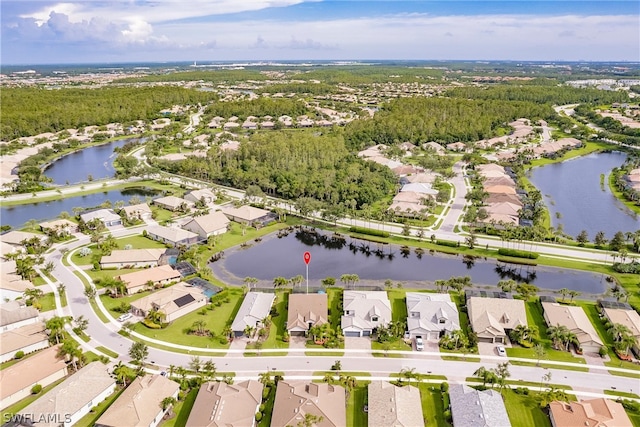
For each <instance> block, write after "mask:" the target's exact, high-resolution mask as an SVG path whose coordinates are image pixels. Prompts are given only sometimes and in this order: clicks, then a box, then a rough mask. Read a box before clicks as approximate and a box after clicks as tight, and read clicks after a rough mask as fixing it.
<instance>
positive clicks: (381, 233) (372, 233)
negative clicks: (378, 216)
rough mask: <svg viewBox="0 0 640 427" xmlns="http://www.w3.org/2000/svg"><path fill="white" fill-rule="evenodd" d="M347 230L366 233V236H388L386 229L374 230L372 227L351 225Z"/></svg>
mask: <svg viewBox="0 0 640 427" xmlns="http://www.w3.org/2000/svg"><path fill="white" fill-rule="evenodd" d="M349 231H351V232H352V233H358V234H366V235H368V236H377V237H389V232H388V231H383V230H374V229H372V228H365V227H351V228H350V229H349Z"/></svg>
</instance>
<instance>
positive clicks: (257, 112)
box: [206, 98, 309, 120]
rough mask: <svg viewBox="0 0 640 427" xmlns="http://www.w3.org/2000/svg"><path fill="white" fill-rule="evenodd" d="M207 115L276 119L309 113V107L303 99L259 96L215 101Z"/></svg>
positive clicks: (241, 118) (243, 118)
mask: <svg viewBox="0 0 640 427" xmlns="http://www.w3.org/2000/svg"><path fill="white" fill-rule="evenodd" d="M206 114H207V116H209V115H211V116H221V117H225V118H229V117H231V116H237V117H238V118H239V119H240V120H245V119H246V118H247V117H248V116H256V117H264V116H271V117H273V118H274V119H276V118H278V117H280V116H283V115H289V116H292V117H296V116H301V115H303V114H309V109H308V108H307V106H306V105H305V103H304V101H302V100H293V99H269V98H258V99H252V100H250V101H247V100H241V101H229V102H215V103H213V104H211V105H209V106H208V107H207V110H206Z"/></svg>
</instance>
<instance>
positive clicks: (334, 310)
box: [327, 288, 343, 331]
mask: <svg viewBox="0 0 640 427" xmlns="http://www.w3.org/2000/svg"><path fill="white" fill-rule="evenodd" d="M342 292H343V290H342V288H328V289H327V297H328V298H329V301H328V302H329V323H331V327H332V328H333V329H334V330H336V331H337V330H339V329H340V328H341V325H340V321H341V318H342Z"/></svg>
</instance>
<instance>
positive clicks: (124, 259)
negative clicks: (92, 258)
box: [100, 249, 166, 268]
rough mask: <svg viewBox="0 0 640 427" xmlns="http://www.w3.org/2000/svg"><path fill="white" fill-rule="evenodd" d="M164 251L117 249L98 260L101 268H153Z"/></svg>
mask: <svg viewBox="0 0 640 427" xmlns="http://www.w3.org/2000/svg"><path fill="white" fill-rule="evenodd" d="M165 251H166V249H117V250H114V251H112V252H111V255H104V256H103V257H102V258H101V259H100V267H102V268H124V267H126V266H129V267H131V268H144V267H155V266H157V265H158V262H159V261H160V257H161V256H162V255H163V254H164V253H165Z"/></svg>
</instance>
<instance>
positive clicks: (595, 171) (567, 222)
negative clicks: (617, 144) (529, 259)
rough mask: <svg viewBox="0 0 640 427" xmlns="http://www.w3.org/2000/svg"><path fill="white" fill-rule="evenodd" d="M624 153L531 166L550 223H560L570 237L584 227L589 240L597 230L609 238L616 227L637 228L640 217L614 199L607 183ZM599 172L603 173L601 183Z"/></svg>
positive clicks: (623, 157)
mask: <svg viewBox="0 0 640 427" xmlns="http://www.w3.org/2000/svg"><path fill="white" fill-rule="evenodd" d="M626 157H627V156H626V154H624V153H621V152H612V153H594V154H590V155H588V156H583V157H577V158H575V159H570V160H567V161H564V162H561V163H554V164H550V165H546V166H541V167H536V168H533V169H532V170H531V176H530V180H531V183H532V184H533V185H535V186H536V187H537V188H538V190H540V192H541V193H542V194H543V198H544V202H545V204H546V205H547V208H548V209H549V214H550V215H551V223H552V225H553V226H554V227H558V224H562V226H563V227H564V232H565V233H566V234H569V235H571V236H573V237H575V236H577V235H578V234H579V233H580V231H582V230H586V231H587V233H588V234H589V240H591V241H593V238H594V237H595V235H596V233H597V232H598V231H604V233H605V235H606V236H607V239H611V238H612V237H613V235H614V234H615V233H616V232H618V231H622V232H629V231H636V230H638V229H639V228H640V217H638V215H636V214H635V213H634V212H633V211H631V210H630V209H629V208H627V207H626V206H625V205H624V204H623V203H621V202H620V201H619V200H618V199H616V197H615V196H614V195H613V194H612V193H611V191H610V190H609V185H608V178H609V174H610V172H611V170H612V169H613V168H614V167H619V166H621V165H622V164H623V163H624V161H625V159H626ZM601 174H605V175H606V176H605V181H604V185H603V186H601V185H600V175H601ZM557 213H559V215H560V218H558V217H557V215H556V214H557Z"/></svg>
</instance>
